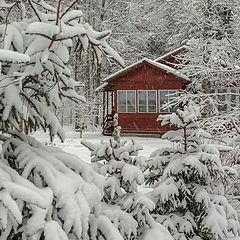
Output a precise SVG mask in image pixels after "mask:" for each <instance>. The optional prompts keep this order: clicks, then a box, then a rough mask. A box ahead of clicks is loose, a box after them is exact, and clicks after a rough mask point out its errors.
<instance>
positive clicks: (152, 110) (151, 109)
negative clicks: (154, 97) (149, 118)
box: [148, 106, 156, 113]
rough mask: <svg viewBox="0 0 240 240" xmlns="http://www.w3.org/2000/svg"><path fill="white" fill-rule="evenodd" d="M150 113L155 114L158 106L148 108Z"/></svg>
mask: <svg viewBox="0 0 240 240" xmlns="http://www.w3.org/2000/svg"><path fill="white" fill-rule="evenodd" d="M148 112H151V113H155V112H156V106H148Z"/></svg>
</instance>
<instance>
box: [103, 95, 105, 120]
mask: <svg viewBox="0 0 240 240" xmlns="http://www.w3.org/2000/svg"><path fill="white" fill-rule="evenodd" d="M104 118H105V91H104V92H103V122H102V124H104Z"/></svg>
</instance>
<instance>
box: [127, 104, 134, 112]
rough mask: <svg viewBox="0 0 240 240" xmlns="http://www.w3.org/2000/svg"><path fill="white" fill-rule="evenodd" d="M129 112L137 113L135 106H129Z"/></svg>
mask: <svg viewBox="0 0 240 240" xmlns="http://www.w3.org/2000/svg"><path fill="white" fill-rule="evenodd" d="M127 112H135V106H129V105H128V106H127Z"/></svg>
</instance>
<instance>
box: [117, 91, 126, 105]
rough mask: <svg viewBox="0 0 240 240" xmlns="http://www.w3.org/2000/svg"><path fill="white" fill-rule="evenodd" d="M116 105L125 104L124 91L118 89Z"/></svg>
mask: <svg viewBox="0 0 240 240" xmlns="http://www.w3.org/2000/svg"><path fill="white" fill-rule="evenodd" d="M118 105H126V91H118Z"/></svg>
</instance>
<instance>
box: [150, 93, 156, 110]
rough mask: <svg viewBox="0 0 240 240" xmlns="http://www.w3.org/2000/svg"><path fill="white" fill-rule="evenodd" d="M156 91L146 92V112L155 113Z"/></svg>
mask: <svg viewBox="0 0 240 240" xmlns="http://www.w3.org/2000/svg"><path fill="white" fill-rule="evenodd" d="M156 99H157V97H156V91H148V112H156V107H157V102H156Z"/></svg>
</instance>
